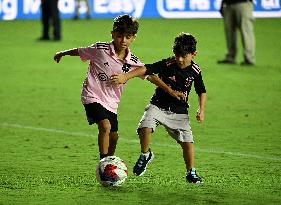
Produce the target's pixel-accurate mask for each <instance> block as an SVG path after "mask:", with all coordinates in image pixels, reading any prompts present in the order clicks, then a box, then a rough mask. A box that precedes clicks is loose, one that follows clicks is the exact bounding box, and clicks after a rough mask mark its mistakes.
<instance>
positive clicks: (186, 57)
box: [112, 33, 206, 184]
mask: <svg viewBox="0 0 281 205" xmlns="http://www.w3.org/2000/svg"><path fill="white" fill-rule="evenodd" d="M196 43H197V41H196V39H195V37H194V36H192V35H191V34H188V33H180V34H179V35H178V36H177V37H176V38H175V41H174V45H173V53H174V56H173V57H170V58H167V59H164V60H161V61H159V62H156V63H153V64H146V65H145V67H146V74H149V75H151V74H158V77H159V78H160V79H161V80H162V81H163V82H164V83H166V84H167V85H168V86H169V87H170V88H171V89H172V90H175V91H178V92H181V93H183V94H184V96H185V99H184V100H178V99H177V98H175V97H173V96H171V95H170V94H168V93H167V92H166V91H164V90H163V89H161V88H159V87H158V88H156V91H155V94H154V95H153V97H152V99H151V101H150V104H149V105H148V106H147V107H146V108H145V112H144V114H143V116H142V119H141V120H140V123H139V126H138V135H139V138H140V144H141V155H140V157H139V159H138V161H137V162H136V164H135V166H134V169H133V172H134V174H135V175H137V176H141V175H143V174H144V173H145V171H146V168H147V164H148V163H149V162H151V161H152V159H153V158H154V154H153V152H152V151H151V149H150V146H149V143H150V138H151V134H152V133H153V132H154V131H155V129H156V127H157V125H159V124H160V125H163V126H164V127H165V129H166V130H167V132H168V133H169V135H170V136H171V137H172V138H174V139H175V140H176V141H177V142H178V143H179V144H180V145H181V147H182V150H183V158H184V161H185V165H186V169H187V173H186V180H187V181H188V182H190V183H196V184H199V183H201V178H200V177H199V176H198V175H197V173H196V169H195V167H194V145H193V135H192V131H191V127H190V125H189V115H188V111H187V109H188V107H189V105H188V103H187V101H188V95H189V92H190V89H191V86H192V83H193V82H194V87H195V91H196V93H197V94H198V97H199V98H198V103H199V108H198V111H197V115H196V118H197V120H198V122H202V121H203V120H204V109H205V101H206V89H205V86H204V82H203V80H202V75H201V70H200V68H199V66H198V65H197V64H196V63H195V62H193V58H194V57H195V56H196V54H197V52H196ZM138 71H139V73H138ZM144 71H145V69H144V68H141V69H138V70H135V71H132V72H129V73H127V74H124V75H122V74H121V75H119V76H113V77H112V82H115V83H116V82H118V83H123V82H125V81H126V80H128V79H129V78H132V77H134V76H137V75H139V74H140V73H142V74H143V72H144ZM150 79H151V81H153V77H150Z"/></svg>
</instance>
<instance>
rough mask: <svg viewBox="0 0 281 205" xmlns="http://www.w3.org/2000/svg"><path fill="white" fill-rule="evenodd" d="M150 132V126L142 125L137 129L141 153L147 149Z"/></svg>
mask: <svg viewBox="0 0 281 205" xmlns="http://www.w3.org/2000/svg"><path fill="white" fill-rule="evenodd" d="M151 133H152V129H151V128H146V127H144V128H140V129H139V139H140V145H141V152H142V153H147V152H148V151H149V145H150V139H151Z"/></svg>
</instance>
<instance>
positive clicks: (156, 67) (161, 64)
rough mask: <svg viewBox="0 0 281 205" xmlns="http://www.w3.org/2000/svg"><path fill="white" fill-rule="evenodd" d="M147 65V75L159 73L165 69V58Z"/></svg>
mask: <svg viewBox="0 0 281 205" xmlns="http://www.w3.org/2000/svg"><path fill="white" fill-rule="evenodd" d="M145 67H146V73H145V74H146V75H153V74H159V73H161V72H162V71H163V68H165V67H166V63H165V61H164V60H162V61H158V62H156V63H153V64H145Z"/></svg>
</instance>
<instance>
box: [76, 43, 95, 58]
mask: <svg viewBox="0 0 281 205" xmlns="http://www.w3.org/2000/svg"><path fill="white" fill-rule="evenodd" d="M78 53H79V55H80V59H81V60H82V61H87V60H91V59H92V58H94V57H95V55H96V53H97V46H96V44H93V45H91V46H88V47H81V48H78Z"/></svg>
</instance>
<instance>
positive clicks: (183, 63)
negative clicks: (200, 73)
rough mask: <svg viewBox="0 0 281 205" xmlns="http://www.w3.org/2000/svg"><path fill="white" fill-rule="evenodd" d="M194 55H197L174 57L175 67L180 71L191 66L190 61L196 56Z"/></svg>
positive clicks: (189, 54)
mask: <svg viewBox="0 0 281 205" xmlns="http://www.w3.org/2000/svg"><path fill="white" fill-rule="evenodd" d="M196 54H197V52H194V53H188V54H186V55H184V56H180V55H175V57H176V62H177V65H178V66H179V67H180V68H182V69H183V68H186V67H187V66H189V65H190V64H191V61H192V59H193V58H194V57H195V56H196Z"/></svg>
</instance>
